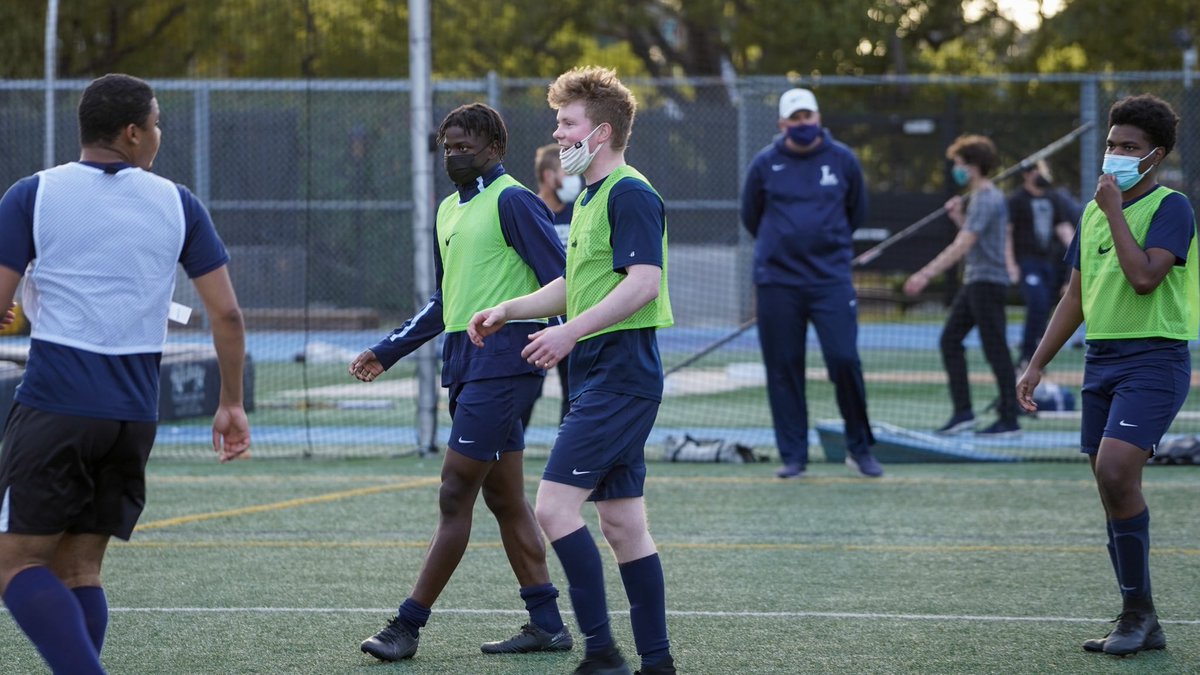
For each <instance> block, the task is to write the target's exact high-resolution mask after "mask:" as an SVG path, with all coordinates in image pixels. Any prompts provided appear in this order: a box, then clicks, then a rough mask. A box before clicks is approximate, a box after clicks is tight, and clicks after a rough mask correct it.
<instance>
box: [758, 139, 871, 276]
mask: <svg viewBox="0 0 1200 675" xmlns="http://www.w3.org/2000/svg"><path fill="white" fill-rule="evenodd" d="M821 133H822V138H823V139H824V142H822V143H821V144H820V145H819V146H817V148H816V149H815V150H812V151H811V152H807V153H803V154H801V153H796V152H792V151H791V150H789V149H788V148H787V147H786V146H785V145H784V137H783V135H782V134H781V135H780V136H779V137H777V138H776V139H775V141H774V142H773V143H771V145H768V146H767V147H765V148H763V149H762V150H761V151H760V152H759V153H758V154H757V155H756V156H755V157H754V160H753V161H752V162H751V163H750V168H749V169H748V170H747V171H746V183H745V186H744V187H743V189H742V209H741V216H742V225H743V226H744V227H745V228H746V229H747V230H748V231H749V232H750V234H752V235H754V237H755V245H754V283H755V284H757V285H772V286H801V287H809V286H827V285H832V284H840V283H850V280H851V277H850V267H851V260H852V259H853V257H854V246H853V242H852V241H851V238H850V237H851V232H853V231H854V230H855V229H857V228H858V227H859V226H860V225H862V224H863V222H864V221H865V220H866V211H867V189H866V185H865V183H864V181H863V174H862V167H861V166H860V165H859V163H858V158H857V157H855V155H854V152H853V151H851V150H850V148H848V147H846V145H845V144H843V143H839V142H838V141H835V140H834V139H833V135H832V134H830V133H829V130H828V129H824V130H822V132H821Z"/></svg>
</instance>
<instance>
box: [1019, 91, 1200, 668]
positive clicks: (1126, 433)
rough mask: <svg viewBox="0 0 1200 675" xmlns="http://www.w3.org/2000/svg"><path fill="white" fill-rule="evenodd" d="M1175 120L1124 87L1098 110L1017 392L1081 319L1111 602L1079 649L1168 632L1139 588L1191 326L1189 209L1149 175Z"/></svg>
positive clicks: (1026, 404)
mask: <svg viewBox="0 0 1200 675" xmlns="http://www.w3.org/2000/svg"><path fill="white" fill-rule="evenodd" d="M1178 122H1179V117H1178V116H1177V115H1176V114H1175V111H1174V110H1172V109H1171V107H1170V106H1169V105H1168V104H1167V103H1166V102H1164V101H1162V100H1160V99H1158V98H1156V97H1154V96H1151V95H1148V94H1146V95H1142V96H1132V97H1127V98H1123V99H1121V100H1119V101H1117V102H1116V103H1115V104H1113V106H1112V108H1111V109H1110V110H1109V112H1108V125H1109V129H1108V141H1107V148H1108V150H1107V154H1105V155H1104V166H1103V174H1102V175H1101V176H1100V179H1099V180H1098V181H1097V183H1096V195H1095V198H1094V199H1093V200H1092V201H1091V202H1089V203H1088V204H1087V206H1086V207H1085V208H1084V212H1083V217H1082V218H1081V220H1080V226H1079V230H1078V231H1077V232H1076V233H1075V237H1074V239H1073V240H1072V242H1071V246H1070V249H1069V250H1068V252H1067V258H1068V260H1070V261H1071V262H1072V263H1073V267H1074V269H1073V270H1072V272H1071V279H1070V282H1069V284H1068V286H1067V293H1066V295H1064V296H1063V298H1062V300H1060V301H1059V303H1058V307H1057V308H1056V309H1055V310H1054V316H1053V317H1051V319H1050V325H1049V326H1048V327H1047V329H1046V334H1045V335H1044V336H1043V337H1042V342H1041V344H1039V345H1038V348H1037V350H1036V351H1034V353H1033V358H1032V359H1031V360H1030V362H1029V368H1028V369H1027V370H1026V371H1025V373H1024V374H1023V375H1022V376H1021V379H1020V381H1019V382H1017V400H1018V401H1019V402H1020V404H1021V406H1022V407H1023V408H1025V410H1028V411H1030V412H1033V411H1035V410H1037V405H1036V404H1035V403H1034V401H1033V392H1034V389H1035V388H1036V387H1037V385H1038V382H1039V381H1040V380H1041V377H1042V370H1043V369H1044V368H1045V367H1046V365H1047V364H1048V363H1049V362H1050V360H1051V359H1053V358H1054V355H1055V354H1057V353H1058V351H1059V350H1060V349H1062V346H1063V345H1064V344H1066V342H1067V340H1068V339H1070V337H1071V334H1072V333H1073V332H1074V331H1075V329H1076V328H1078V327H1079V324H1080V323H1081V322H1083V321H1085V320H1086V323H1087V345H1088V350H1087V354H1086V356H1085V362H1084V377H1083V380H1084V381H1083V400H1082V408H1083V420H1082V423H1081V429H1080V449H1081V450H1082V452H1084V453H1086V454H1087V455H1088V459H1089V461H1090V462H1091V467H1092V473H1093V475H1094V476H1095V479H1096V487H1097V488H1098V489H1099V492H1100V503H1101V505H1102V506H1103V507H1104V515H1105V518H1106V521H1107V530H1108V555H1109V559H1110V561H1111V562H1112V566H1113V571H1115V572H1116V575H1117V588H1118V589H1119V591H1120V593H1121V599H1122V609H1121V614H1120V616H1119V617H1118V618H1117V621H1116V624H1117V625H1116V627H1115V628H1113V629H1112V631H1111V632H1110V633H1109V634H1108V635H1106V636H1105V637H1103V638H1099V639H1093V640H1087V641H1086V642H1084V643H1083V648H1084V649H1085V650H1087V651H1090V652H1105V653H1107V654H1117V655H1124V654H1133V653H1135V652H1138V651H1141V650H1144V649H1162V648H1163V647H1165V646H1166V644H1167V640H1166V637H1165V636H1164V635H1163V630H1162V627H1161V626H1160V625H1159V623H1158V615H1157V612H1156V610H1155V608H1154V600H1153V599H1152V597H1151V593H1150V590H1151V589H1150V510H1149V509H1148V508H1147V506H1146V500H1145V497H1144V496H1143V495H1142V468H1143V467H1144V466H1145V465H1146V460H1147V459H1149V458H1150V457H1151V456H1153V455H1154V449H1155V447H1156V446H1157V445H1158V442H1159V441H1160V440H1161V439H1162V436H1163V434H1164V433H1165V432H1166V430H1167V428H1168V427H1169V426H1170V425H1171V422H1172V421H1173V420H1174V419H1175V415H1176V414H1177V413H1178V412H1179V409H1180V408H1181V407H1183V402H1184V400H1186V399H1187V395H1188V387H1189V386H1190V383H1191V370H1192V367H1191V355H1190V353H1189V351H1188V342H1189V341H1190V340H1194V339H1196V335H1197V331H1198V330H1200V260H1197V259H1196V217H1195V211H1194V210H1193V208H1192V205H1191V202H1190V201H1188V198H1187V197H1186V196H1184V195H1183V194H1181V193H1179V192H1176V191H1174V190H1171V189H1170V188H1167V187H1164V186H1162V185H1159V184H1158V180H1157V175H1158V167H1159V166H1160V165H1161V164H1162V161H1163V159H1165V158H1166V156H1167V155H1168V154H1170V152H1171V149H1172V148H1174V146H1175V127H1176V125H1177V124H1178Z"/></svg>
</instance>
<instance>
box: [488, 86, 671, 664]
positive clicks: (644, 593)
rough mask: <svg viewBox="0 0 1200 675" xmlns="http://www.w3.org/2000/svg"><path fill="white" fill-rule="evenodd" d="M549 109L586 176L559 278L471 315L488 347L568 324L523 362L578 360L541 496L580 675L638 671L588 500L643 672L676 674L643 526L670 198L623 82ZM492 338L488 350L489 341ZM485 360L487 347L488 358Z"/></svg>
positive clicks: (558, 94)
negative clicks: (554, 321)
mask: <svg viewBox="0 0 1200 675" xmlns="http://www.w3.org/2000/svg"><path fill="white" fill-rule="evenodd" d="M547 99H548V101H549V103H550V107H551V108H554V109H555V110H557V111H558V113H557V120H558V126H557V128H556V129H555V132H554V139H555V140H557V141H558V142H559V144H560V145H561V147H562V151H561V154H560V156H561V159H562V165H563V169H565V170H566V172H567V173H568V174H571V175H582V176H583V177H584V181H585V183H586V184H587V188H586V192H585V193H584V195H583V196H581V197H580V198H579V200H578V201H577V202H576V204H575V214H574V216H573V217H572V219H571V230H570V243H569V245H568V247H567V270H566V275H565V277H564V278H560V279H555V280H554V281H553V282H551V283H550V284H548V285H546V286H544V287H543V288H542V289H541V290H539V291H536V292H534V293H531V294H529V295H525V296H522V297H517V298H514V299H512V300H508V301H505V302H503V303H500V304H499V305H497V306H495V307H492V308H489V309H486V310H483V311H482V312H479V313H478V314H476V315H475V316H474V317H473V318H472V319H471V323H470V326H469V327H468V328H467V331H468V333H469V334H470V335H471V339H472V341H474V342H475V344H477V345H479V346H481V347H485V346H486V345H491V344H492V343H493V342H495V341H496V340H495V337H489V336H493V335H494V334H496V333H497V331H502V330H504V329H505V326H508V325H511V323H510V322H513V321H521V320H528V319H532V318H537V317H547V316H558V315H562V314H565V315H566V317H567V321H566V323H564V324H561V325H557V326H550V327H548V328H546V329H545V330H541V331H538V332H536V333H534V334H532V335H531V336H530V342H529V344H528V345H527V346H526V347H525V349H524V350H523V351H522V356H524V357H525V358H526V359H527V360H528V361H529V362H530V363H531V364H534V365H535V366H538V367H542V368H552V367H554V366H555V365H556V364H558V363H559V362H561V361H562V360H563V359H566V358H567V355H568V354H570V357H571V358H570V360H569V362H568V368H569V369H570V371H571V384H572V386H571V395H572V396H573V398H572V400H571V409H570V411H569V412H568V413H567V416H566V418H565V419H564V420H563V422H562V425H561V426H560V427H559V431H558V438H557V439H556V440H555V443H554V448H553V449H552V450H551V451H550V459H549V461H548V462H547V464H546V470H545V472H544V473H543V474H542V481H541V483H540V484H539V486H538V494H537V502H536V504H535V507H534V508H535V511H536V513H537V520H538V523H540V524H541V526H542V529H543V530H544V531H545V532H546V536H547V537H549V539H550V543H551V545H552V546H553V547H554V552H555V553H556V554H557V555H558V559H559V561H560V562H561V563H562V566H563V571H564V572H565V573H566V575H567V581H568V582H569V584H570V588H569V590H570V595H571V604H572V606H573V607H574V608H575V618H576V621H577V623H578V625H579V630H580V631H582V633H583V635H584V636H585V640H586V645H587V652H586V654H585V655H584V659H583V661H582V662H581V663H580V664H579V667H578V668H577V669H576V671H575V672H576V673H605V674H618V673H625V674H628V673H629V666H628V664H627V663H626V662H625V659H624V657H623V656H622V655H621V652H620V651H619V650H618V649H617V646H616V644H615V643H614V642H613V638H612V633H611V631H610V629H609V616H608V605H607V600H606V598H605V594H604V593H605V591H604V570H603V563H602V561H601V558H600V551H599V549H598V548H597V547H596V542H595V540H593V539H592V534H591V532H589V531H588V528H587V525H586V524H585V523H584V520H583V517H582V515H581V510H582V508H583V504H584V502H585V501H589V500H591V501H593V502H595V504H596V511H597V512H598V514H599V516H600V529H601V531H602V532H603V533H604V538H605V539H606V540H607V541H608V543H609V545H610V546H611V547H612V550H613V553H614V554H615V556H616V559H617V565H618V567H619V568H620V572H621V581H622V583H623V584H624V586H625V594H626V596H627V597H628V598H629V604H630V610H629V620H630V623H631V624H632V627H633V638H634V642H635V643H636V645H637V651H638V654H639V655H641V666H642V667H641V671H640V672H641V673H645V674H646V675H650V674H651V673H655V674H661V673H674V672H675V666H674V660H673V659H672V657H671V651H670V640H669V639H668V635H667V614H666V593H665V590H664V584H663V570H662V563H661V561H660V560H659V555H658V551H657V549H656V548H655V545H654V540H653V539H652V538H651V537H650V531H649V529H648V527H647V524H646V503H645V498H644V496H643V495H644V484H645V480H646V458H645V445H646V438H647V437H648V436H649V434H650V429H651V428H652V427H653V426H654V419H655V417H656V416H657V414H658V406H659V403H660V401H661V400H662V391H663V370H662V361H661V359H660V358H659V354H658V341H657V336H656V330H657V329H658V328H665V327H667V326H670V325H672V323H673V319H672V316H671V303H670V300H669V298H668V296H667V229H666V215H665V209H664V206H663V200H662V198H661V197H660V196H659V195H658V193H657V192H656V191H655V190H654V188H653V187H651V185H650V183H649V181H647V180H646V178H645V177H644V176H643V175H642V174H640V173H639V172H638V171H637V170H635V169H634V168H633V167H631V166H629V165H628V164H626V163H625V148H626V146H627V145H628V143H629V135H630V131H631V129H632V127H633V119H634V115H635V113H636V110H637V102H636V100H635V99H634V97H633V94H632V93H631V92H630V91H629V89H627V88H626V87H625V85H623V84H622V83H621V81H620V80H619V79H617V76H616V73H615V72H613V71H612V70H609V69H606V68H600V67H596V66H589V67H582V68H576V69H574V70H571V71H568V72H566V73H564V74H562V75H560V76H559V77H558V79H556V80H555V81H554V82H553V83H552V84H551V85H550V89H549V92H548V96H547ZM485 338H487V340H486V342H485ZM485 348H486V347H485Z"/></svg>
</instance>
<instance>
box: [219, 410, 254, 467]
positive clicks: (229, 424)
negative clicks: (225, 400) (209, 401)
mask: <svg viewBox="0 0 1200 675" xmlns="http://www.w3.org/2000/svg"><path fill="white" fill-rule="evenodd" d="M212 430H213V432H212V441H213V452H215V453H217V459H218V460H220V462H221V463H222V464H224V463H225V462H228V461H230V460H234V459H245V458H248V457H250V421H249V420H247V419H246V411H245V409H244V408H242V406H240V405H222V406H220V407H219V408H217V414H216V415H213V425H212Z"/></svg>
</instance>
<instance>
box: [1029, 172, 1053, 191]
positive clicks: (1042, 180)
mask: <svg viewBox="0 0 1200 675" xmlns="http://www.w3.org/2000/svg"><path fill="white" fill-rule="evenodd" d="M1033 184H1034V185H1036V186H1038V187H1039V188H1041V189H1043V190H1045V189H1046V188H1048V187H1050V181H1049V179H1047V178H1046V177H1045V176H1043V175H1042V174H1040V173H1039V174H1038V177H1037V178H1034V179H1033Z"/></svg>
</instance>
